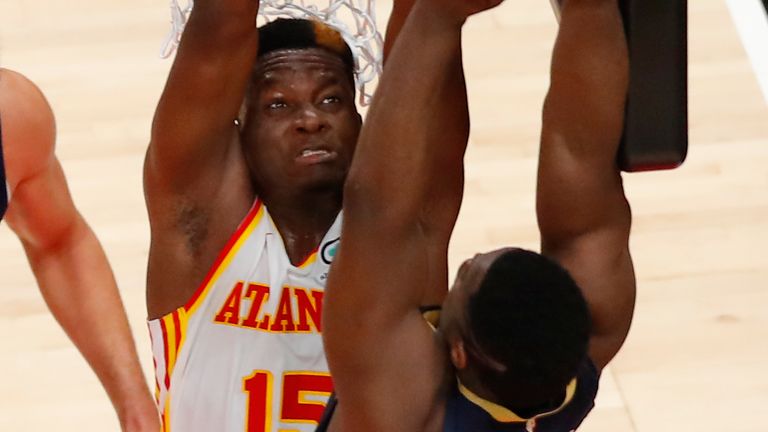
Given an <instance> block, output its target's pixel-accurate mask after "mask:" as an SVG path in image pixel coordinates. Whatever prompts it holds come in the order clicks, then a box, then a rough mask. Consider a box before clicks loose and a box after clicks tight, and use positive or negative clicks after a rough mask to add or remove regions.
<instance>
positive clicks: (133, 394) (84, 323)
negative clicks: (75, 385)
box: [0, 70, 160, 432]
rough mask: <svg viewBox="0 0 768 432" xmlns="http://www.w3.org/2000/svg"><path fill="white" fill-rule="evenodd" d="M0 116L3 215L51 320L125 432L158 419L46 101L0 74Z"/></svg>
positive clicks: (146, 428) (17, 78) (148, 427)
mask: <svg viewBox="0 0 768 432" xmlns="http://www.w3.org/2000/svg"><path fill="white" fill-rule="evenodd" d="M0 118H2V122H3V143H4V150H5V162H6V168H7V176H8V180H9V183H10V186H11V189H12V194H11V195H12V199H11V204H10V206H9V208H8V213H7V214H6V220H7V222H8V224H9V226H10V227H11V228H12V229H13V231H14V232H16V234H17V235H18V236H19V239H20V240H21V242H22V245H23V246H24V250H25V251H26V253H27V257H28V259H29V263H30V265H31V266H32V270H33V272H34V274H35V277H36V279H37V282H38V285H39V287H40V291H41V292H42V294H43V297H44V299H45V301H46V303H47V304H48V307H49V308H50V309H51V312H53V315H54V317H55V318H56V320H57V321H58V322H59V324H61V326H62V327H63V328H64V330H65V331H66V333H67V335H69V337H70V338H71V339H72V341H73V342H74V343H75V345H76V346H77V348H78V349H79V350H80V352H81V353H82V354H83V356H84V357H85V358H86V360H87V361H88V363H89V364H90V365H91V367H92V368H93V370H94V371H95V372H96V374H97V375H98V377H99V379H100V380H101V383H102V384H103V385H104V388H105V389H106V391H107V393H108V394H109V397H110V399H111V401H112V404H113V405H114V407H115V410H116V411H117V414H118V417H119V419H120V424H121V426H122V429H123V431H143V432H150V431H152V432H156V431H157V430H159V427H160V425H159V420H158V415H157V410H156V408H155V405H154V402H153V401H152V398H151V396H150V393H149V389H148V388H147V384H146V381H145V380H144V375H143V373H142V370H141V366H140V364H139V361H138V357H137V355H136V349H135V345H134V341H133V336H132V334H131V331H130V327H129V326H128V319H127V317H126V315H125V311H124V309H123V304H122V302H121V300H120V295H119V292H118V290H117V285H116V283H115V279H114V277H113V275H112V270H111V269H110V267H109V264H108V263H107V258H106V255H105V254H104V251H103V249H102V247H101V245H100V244H99V242H98V240H97V239H96V237H95V235H94V233H93V231H92V230H91V229H90V228H89V227H88V225H87V224H86V223H85V221H84V220H83V218H82V216H80V214H79V213H78V212H77V210H76V209H75V207H74V204H73V203H72V199H71V197H70V195H69V191H68V189H67V185H66V181H65V179H64V174H63V172H62V170H61V166H60V164H59V162H58V160H57V159H56V157H55V156H54V153H53V150H54V136H55V129H54V120H53V114H52V113H51V110H50V107H49V106H48V103H47V102H46V101H45V99H44V98H43V96H42V94H41V93H40V92H39V90H38V89H37V88H36V87H35V86H34V84H32V83H31V82H29V81H28V80H27V79H26V78H24V77H22V76H21V75H18V74H16V73H13V72H10V71H7V70H0Z"/></svg>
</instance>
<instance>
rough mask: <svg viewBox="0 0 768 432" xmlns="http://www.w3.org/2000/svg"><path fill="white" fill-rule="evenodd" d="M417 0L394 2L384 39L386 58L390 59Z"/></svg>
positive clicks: (396, 0) (397, 0) (398, 0)
mask: <svg viewBox="0 0 768 432" xmlns="http://www.w3.org/2000/svg"><path fill="white" fill-rule="evenodd" d="M414 3H416V0H395V1H394V2H393V4H392V13H391V14H390V15H389V21H388V22H387V33H386V38H385V39H384V59H385V60H387V59H389V54H390V53H391V52H392V47H393V46H394V45H395V41H396V40H397V38H398V36H400V32H401V31H402V30H403V25H405V20H406V19H407V18H408V15H409V14H410V13H411V10H412V9H413V5H414Z"/></svg>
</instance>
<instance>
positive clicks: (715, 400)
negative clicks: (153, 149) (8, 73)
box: [0, 0, 768, 432]
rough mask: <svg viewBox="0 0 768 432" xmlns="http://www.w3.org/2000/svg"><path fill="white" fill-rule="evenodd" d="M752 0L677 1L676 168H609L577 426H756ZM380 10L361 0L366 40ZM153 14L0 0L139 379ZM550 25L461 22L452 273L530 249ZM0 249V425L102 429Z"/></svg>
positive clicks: (76, 3) (760, 311) (521, 1)
mask: <svg viewBox="0 0 768 432" xmlns="http://www.w3.org/2000/svg"><path fill="white" fill-rule="evenodd" d="M760 6H761V3H760V1H759V0H729V1H725V0H692V1H690V2H689V9H690V11H689V86H690V87H689V106H690V108H689V109H690V113H689V121H690V148H689V156H688V161H687V162H686V163H685V165H684V166H683V167H681V168H679V169H677V170H674V171H668V172H655V173H643V174H631V175H625V185H626V190H627V196H628V197H629V200H630V202H631V204H632V207H633V212H634V225H633V233H632V240H631V246H632V252H633V255H634V258H635V267H636V271H637V277H638V299H637V309H636V315H635V321H634V324H633V327H632V330H631V332H630V334H629V338H628V340H627V342H626V344H625V345H624V348H623V349H622V351H621V352H620V353H619V355H618V357H616V359H615V360H614V361H613V363H611V365H610V366H609V367H608V368H607V369H606V370H605V371H604V373H603V378H602V382H601V386H602V389H601V392H600V395H599V397H598V401H597V407H596V408H595V410H594V411H593V412H592V414H591V415H590V417H589V418H588V419H587V421H586V422H585V424H584V425H583V427H582V428H581V430H582V431H586V432H597V431H601V432H603V431H605V432H607V431H634V432H660V431H698V432H703V431H713V432H714V431H723V430H728V431H731V432H734V431H738V432H747V431H755V432H757V431H761V432H765V431H768V416H766V415H764V411H765V407H766V406H768V253H767V252H766V249H767V248H768V104H767V103H766V96H767V95H768V90H766V89H768V43H766V41H768V36H766V35H768V24H766V21H767V20H766V18H765V11H764V9H762V8H760ZM390 7H391V1H388V0H379V1H378V5H377V11H378V18H379V21H380V22H381V23H382V29H383V23H385V22H386V18H387V15H388V13H389V9H390ZM169 22H170V13H169V10H168V3H167V1H161V0H132V1H125V0H122V1H120V0H100V1H96V0H69V1H66V2H64V1H59V2H48V1H46V2H31V1H28V0H0V66H2V67H5V68H9V69H14V70H16V71H19V72H21V73H23V74H25V75H27V76H28V77H30V78H31V79H32V80H34V81H35V82H37V83H38V85H39V86H40V87H41V88H42V90H43V91H44V92H45V93H46V95H47V96H48V98H49V100H50V102H51V105H52V106H53V109H54V111H55V113H56V116H57V122H58V144H57V154H58V156H59V158H60V160H61V161H62V164H63V166H64V169H65V171H66V174H67V177H68V180H69V185H70V188H71V189H72V193H73V195H74V199H75V202H76V204H77V206H78V207H79V209H80V210H81V212H82V213H83V214H84V216H85V218H86V219H87V220H88V221H89V223H90V224H91V225H92V227H93V228H94V230H95V231H96V233H97V235H98V236H99V238H100V240H101V241H102V243H103V244H104V247H105V249H106V251H107V254H108V255H109V258H110V261H111V264H112V266H113V268H114V270H115V273H116V276H117V280H118V283H119V285H120V288H121V292H122V295H123V300H124V302H125V306H126V309H127V311H128V316H129V319H130V320H131V324H132V328H133V331H134V334H135V338H136V343H137V345H138V350H139V354H140V356H141V360H142V363H143V365H144V369H145V372H146V374H147V380H148V383H151V384H152V387H153V388H154V384H153V383H154V380H153V372H152V357H151V351H150V345H149V337H148V332H147V327H146V321H145V320H146V309H145V306H144V289H145V272H146V258H147V251H148V245H149V229H148V222H147V216H146V211H145V207H144V200H143V193H142V184H141V172H142V171H141V170H142V161H143V157H144V152H145V150H146V146H147V143H148V139H149V130H150V123H151V118H152V114H153V111H154V107H155V104H156V103H157V100H158V97H159V95H160V92H161V90H162V87H163V85H164V82H165V79H166V76H167V73H168V69H169V68H170V65H171V61H170V60H161V59H160V58H159V51H160V45H161V42H162V40H163V38H164V37H165V35H166V33H167V31H168V30H169V28H170V24H169ZM556 30H557V24H556V21H555V19H554V16H553V14H552V11H551V8H550V5H549V2H548V1H546V0H510V1H507V2H505V3H504V4H503V5H502V6H500V7H498V8H496V9H494V10H492V11H490V12H487V13H484V14H482V15H479V16H476V17H473V18H472V19H471V20H470V21H469V23H468V24H467V26H466V27H465V34H464V46H465V64H466V71H467V81H468V87H469V97H470V109H471V116H472V135H471V143H470V146H469V151H468V154H467V158H466V163H467V187H466V196H465V200H464V206H463V209H462V213H461V216H460V219H459V223H458V226H457V228H456V231H455V234H454V239H453V242H452V248H451V253H450V262H451V268H452V271H455V269H456V266H457V265H458V264H459V263H460V262H461V261H462V260H463V259H465V258H467V257H469V256H471V255H473V254H474V253H475V252H477V251H481V250H486V249H489V248H493V247H498V246H502V245H510V244H511V245H517V246H522V247H528V248H534V249H536V248H538V232H537V230H536V225H535V215H534V187H535V169H536V155H537V151H538V150H537V147H538V135H539V129H540V125H541V121H540V117H541V104H542V100H543V96H544V93H545V91H546V88H547V85H548V79H549V78H548V72H549V58H550V54H551V49H552V44H553V42H554V37H555V33H556ZM585 31H589V29H585ZM659 49H663V47H660V48H659ZM748 54H749V55H748ZM750 55H751V57H750ZM761 83H762V86H763V87H761ZM0 257H2V259H0V277H1V279H2V281H1V282H0V431H44V430H50V429H55V430H57V431H60V432H67V431H112V430H115V431H116V430H119V426H118V422H117V419H116V416H115V415H114V413H113V411H112V407H111V405H110V403H109V400H108V399H107V397H106V394H105V393H104V391H103V390H102V389H101V386H100V384H99V382H98V381H97V379H96V377H95V375H94V374H93V373H92V372H91V371H90V369H89V368H88V366H87V364H86V363H85V361H84V360H83V359H82V358H81V356H80V355H79V353H78V352H77V351H76V349H75V348H74V346H72V344H71V343H70V342H69V340H68V339H67V337H66V335H64V333H63V332H62V331H61V330H60V328H59V327H58V325H57V324H56V322H55V321H54V320H53V318H52V317H51V316H50V314H49V313H48V311H47V308H46V306H45V304H44V303H43V301H42V299H41V296H40V294H39V292H38V290H37V287H36V284H35V281H34V278H33V276H32V273H31V271H30V270H29V268H28V265H27V263H26V259H25V257H24V253H23V251H22V249H21V246H20V244H19V242H18V240H17V239H16V237H15V236H14V235H13V234H12V233H11V231H10V230H9V229H8V227H7V226H5V225H0ZM104 319H105V320H107V319H109V317H108V316H105V317H104Z"/></svg>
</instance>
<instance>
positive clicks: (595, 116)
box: [537, 0, 635, 368]
mask: <svg viewBox="0 0 768 432" xmlns="http://www.w3.org/2000/svg"><path fill="white" fill-rule="evenodd" d="M627 85H628V64H627V47H626V40H625V37H624V32H623V28H622V24H621V18H620V15H619V11H618V6H617V4H616V0H571V1H569V2H566V4H565V7H564V8H563V10H562V20H561V24H560V32H559V35H558V38H557V42H556V44H555V49H554V53H553V61H552V79H551V87H550V90H549V94H548V95H547V99H546V101H545V104H544V116H543V131H542V141H541V154H540V160H539V178H538V191H537V211H538V219H539V226H540V230H541V235H542V252H543V253H544V254H545V255H548V256H551V257H553V258H555V259H556V260H558V261H559V262H560V263H561V264H562V265H563V266H564V267H565V268H566V269H568V271H569V272H570V273H571V275H572V276H573V277H574V279H575V280H576V282H577V283H578V284H579V286H580V287H581V289H582V291H583V293H584V295H585V297H586V299H587V303H588V304H589V308H590V312H591V315H592V321H593V333H592V337H591V342H590V356H591V358H592V360H593V361H594V362H595V364H596V365H597V366H598V367H599V368H602V367H603V366H605V365H606V364H607V363H608V362H609V361H610V360H611V359H612V358H613V356H614V355H615V354H616V352H617V351H618V349H619V348H620V347H621V345H622V343H623V342H624V339H625V338H626V335H627V332H628V331H629V326H630V322H631V319H632V313H633V309H634V299H635V277H634V271H633V267H632V260H631V257H630V253H629V230H630V209H629V205H628V203H627V201H626V199H625V197H624V190H623V187H622V182H621V177H620V174H619V170H618V168H617V166H616V162H615V161H616V152H617V149H618V145H619V141H620V139H621V133H622V128H623V121H624V105H625V101H626V93H627Z"/></svg>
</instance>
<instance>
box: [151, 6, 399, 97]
mask: <svg viewBox="0 0 768 432" xmlns="http://www.w3.org/2000/svg"><path fill="white" fill-rule="evenodd" d="M170 1H171V24H172V28H171V31H170V32H169V33H168V36H167V37H166V38H165V41H164V42H163V46H162V50H161V53H160V55H161V56H162V57H163V58H167V57H170V56H171V55H172V54H173V53H174V51H175V50H176V47H177V46H178V45H179V41H180V40H181V34H182V33H183V32H184V26H185V25H186V24H187V19H188V18H189V14H190V12H191V11H192V8H193V6H194V0H187V4H186V6H183V7H182V6H181V5H180V4H179V1H180V0H170ZM374 6H375V0H314V1H313V0H260V6H259V25H261V24H264V23H267V22H270V21H273V20H275V19H277V18H306V19H316V20H319V21H322V22H323V23H325V24H327V25H329V26H331V27H333V28H334V29H336V30H337V31H338V32H339V33H341V35H342V37H343V38H344V40H345V41H346V42H347V44H348V45H349V47H350V48H351V49H352V54H353V55H354V57H355V79H356V82H357V87H358V89H359V93H360V104H361V105H363V106H366V105H368V104H369V103H370V100H371V97H372V95H373V91H372V90H371V89H370V87H371V85H369V84H372V82H374V81H376V80H378V77H379V75H380V74H381V70H382V58H383V47H384V41H383V39H382V37H381V33H380V32H379V31H378V29H377V27H376V14H375V12H376V11H375V9H374Z"/></svg>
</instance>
